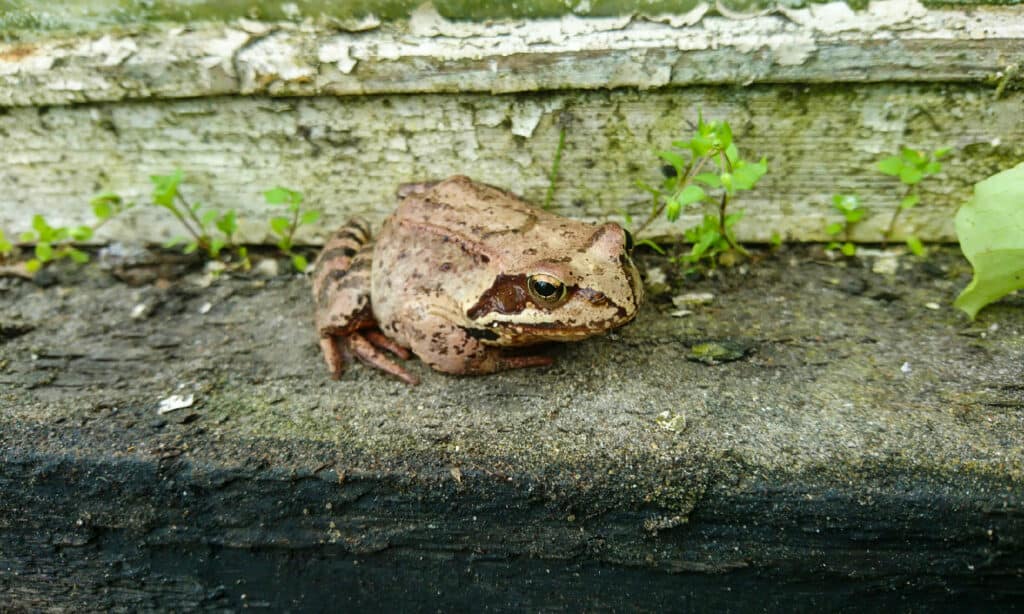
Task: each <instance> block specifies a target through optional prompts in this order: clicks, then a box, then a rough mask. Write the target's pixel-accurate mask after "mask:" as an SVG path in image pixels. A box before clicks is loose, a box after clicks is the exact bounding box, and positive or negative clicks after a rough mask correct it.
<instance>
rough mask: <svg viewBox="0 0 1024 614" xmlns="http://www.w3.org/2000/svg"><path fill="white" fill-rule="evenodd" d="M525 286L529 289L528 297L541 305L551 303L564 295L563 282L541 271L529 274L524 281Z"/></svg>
mask: <svg viewBox="0 0 1024 614" xmlns="http://www.w3.org/2000/svg"><path fill="white" fill-rule="evenodd" d="M526 287H527V289H529V291H530V297H531V298H532V299H533V300H535V301H537V303H538V304H541V305H552V304H554V303H557V302H558V301H560V300H562V298H563V297H564V296H565V284H563V283H562V282H561V280H559V279H557V278H555V277H552V276H551V275H545V274H543V273H538V274H536V275H531V276H530V278H529V279H528V280H527V282H526Z"/></svg>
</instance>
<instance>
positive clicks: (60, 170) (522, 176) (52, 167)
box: [0, 84, 1024, 242]
mask: <svg viewBox="0 0 1024 614" xmlns="http://www.w3.org/2000/svg"><path fill="white" fill-rule="evenodd" d="M1022 103H1024V94H1022V93H1021V92H1010V93H1007V94H1006V95H1004V96H1003V97H1002V98H1001V99H999V100H993V98H992V91H991V89H989V88H978V87H974V86H969V85H945V84H944V85H889V84H877V85H860V86H852V85H844V86H824V85H822V86H813V87H809V86H796V85H785V86H772V87H766V86H762V87H749V88H743V89H736V90H732V89H722V88H685V89H679V90H659V91H651V92H630V91H617V92H589V93H570V94H562V93H549V94H546V95H543V96H533V97H530V98H521V97H518V96H514V95H506V96H488V95H422V96H360V97H350V98H328V97H317V98H293V99H284V100H282V99H269V98H263V97H226V98H206V99H197V100H185V101H164V102H158V103H137V104H123V103H110V104H95V105H76V106H59V107H48V108H40V109H34V108H12V109H7V110H6V112H4V113H0V137H2V140H3V149H4V154H3V155H4V162H5V164H4V166H3V167H2V168H0V228H4V229H6V230H7V231H8V233H9V234H11V233H14V232H16V231H19V230H22V229H26V228H27V227H28V225H29V222H30V221H31V216H32V214H34V213H44V214H46V215H47V216H48V218H49V219H51V222H52V223H62V224H68V223H82V222H85V221H87V220H89V219H90V217H91V212H90V211H89V208H88V206H87V203H88V200H89V198H90V197H91V196H92V195H93V194H96V193H98V192H100V191H104V190H114V191H116V192H119V193H122V194H125V195H126V196H128V197H130V198H132V199H135V200H136V201H137V202H140V203H141V202H147V200H148V198H149V192H150V188H151V186H150V184H149V180H148V176H149V175H152V174H163V173H167V172H169V171H170V170H172V169H174V168H179V167H180V168H183V169H184V170H185V172H186V175H187V180H186V184H185V187H184V188H183V192H184V193H185V194H186V195H187V196H188V197H189V198H191V199H194V200H199V201H201V202H203V203H206V204H208V205H210V206H215V207H220V208H225V209H226V208H233V209H236V210H238V212H239V214H240V216H241V217H242V229H241V233H240V237H241V238H242V239H243V240H245V241H251V242H261V241H267V240H269V238H270V237H269V236H268V234H267V225H266V220H267V219H268V217H269V210H268V207H267V206H266V205H264V204H263V202H262V201H263V197H262V194H261V192H262V190H265V189H268V188H270V187H273V186H274V185H278V184H284V185H288V186H290V187H293V188H295V189H299V190H301V191H303V192H304V193H305V194H306V195H307V203H308V204H310V205H312V206H315V207H318V208H321V209H323V210H324V212H325V218H324V222H323V223H322V225H321V226H320V227H319V228H318V229H316V231H315V232H314V233H310V234H304V235H303V236H302V239H303V240H307V241H313V242H318V241H322V240H323V238H324V237H325V236H326V234H327V233H328V232H329V231H330V230H331V229H332V228H333V227H335V226H337V225H339V224H340V223H341V222H342V221H343V220H344V219H345V218H347V217H348V216H350V215H352V214H361V215H368V216H369V217H371V218H373V219H376V220H379V219H380V218H381V217H382V216H383V215H385V214H387V213H388V212H390V211H391V209H392V208H393V207H394V203H395V199H394V194H395V190H396V187H397V186H398V184H400V183H402V182H407V181H423V180H426V179H434V178H441V177H447V176H448V175H451V174H455V173H461V174H467V175H470V176H472V177H474V178H476V179H478V180H482V181H487V182H490V183H494V184H498V185H501V186H504V187H507V188H510V189H512V190H514V191H516V192H519V193H521V194H524V195H525V196H526V197H527V198H529V199H531V200H533V201H534V202H543V200H544V195H545V192H546V191H547V185H548V178H547V174H548V171H549V168H550V165H551V160H552V158H553V156H554V153H555V150H556V147H557V143H558V133H559V129H560V125H561V123H562V122H563V121H566V122H567V124H566V125H567V140H566V149H565V151H564V152H563V155H562V159H561V160H562V161H561V170H560V179H559V181H558V183H557V189H556V191H555V199H554V204H555V206H556V208H557V210H558V211H559V212H561V213H563V214H567V215H573V216H577V217H589V218H600V217H602V216H605V215H613V216H616V215H617V214H618V213H619V212H621V211H622V210H624V209H627V210H629V211H631V212H632V213H633V214H634V215H635V216H637V217H642V216H643V215H645V212H646V211H647V210H648V197H647V196H646V195H645V193H644V192H643V191H642V190H641V189H639V188H638V187H637V186H636V185H635V183H634V182H635V181H636V180H637V179H641V180H644V181H646V182H648V183H657V182H659V181H660V180H661V174H660V171H659V167H660V165H661V162H660V161H659V160H658V159H657V158H656V157H655V156H654V153H653V151H654V150H655V149H656V148H662V147H667V146H669V144H670V142H671V141H672V140H673V139H674V138H678V137H679V136H680V135H683V134H686V133H688V132H689V131H690V130H691V128H690V127H689V124H690V123H691V122H694V121H696V118H697V114H698V113H699V112H703V114H704V117H705V118H711V119H714V118H727V119H729V120H730V121H731V123H732V125H733V130H734V132H735V133H736V138H737V142H738V143H739V144H740V146H741V148H742V153H743V154H744V155H746V156H749V157H754V158H756V157H760V156H762V155H763V156H766V157H767V158H768V164H769V174H768V175H767V176H766V177H765V178H764V179H763V180H762V182H761V184H760V185H759V187H758V189H757V190H756V191H754V192H750V193H743V194H741V196H740V198H739V199H737V200H736V202H735V205H734V207H735V209H736V210H738V209H745V210H746V212H747V213H746V217H745V219H744V220H742V221H741V222H740V225H739V236H740V237H741V238H742V239H743V240H757V241H767V240H768V239H769V238H770V237H771V236H772V234H773V233H778V234H779V235H781V236H782V237H784V238H788V239H793V240H823V239H826V238H827V235H826V234H825V226H826V225H827V223H828V222H830V221H832V220H834V219H836V216H835V213H834V212H833V211H832V209H831V198H832V195H833V194H835V193H838V192H855V193H857V194H859V195H860V196H861V198H862V200H863V202H864V204H865V205H866V206H867V207H868V208H869V209H870V210H871V212H872V215H871V216H869V218H868V219H867V220H865V221H864V222H862V223H861V224H859V225H858V227H857V229H856V232H855V234H854V237H855V238H856V239H858V240H862V241H871V240H875V241H877V240H879V239H880V238H881V234H882V231H883V230H884V229H885V227H886V226H887V225H888V221H889V218H890V216H891V214H892V211H893V209H894V208H895V207H896V206H897V204H898V203H899V200H900V198H901V197H902V195H903V187H902V186H901V184H899V182H898V181H896V180H895V179H894V178H892V177H886V176H884V175H882V174H881V173H879V172H878V171H877V170H876V169H875V163H876V161H877V160H879V159H880V158H882V157H883V156H885V155H889V154H891V153H894V152H896V151H897V150H898V148H899V147H900V146H901V145H910V146H915V147H922V148H935V147H940V146H952V147H953V151H954V154H953V156H952V158H951V159H949V160H948V161H946V162H945V166H946V170H945V172H944V173H943V174H942V175H940V176H938V177H934V178H928V179H926V180H925V181H924V182H923V183H922V184H921V190H922V204H921V205H920V206H919V207H918V208H917V209H915V210H913V211H910V212H908V214H907V215H905V216H904V217H903V218H902V220H903V223H902V224H901V226H900V230H899V233H900V234H903V233H905V232H914V233H916V234H917V235H918V236H920V237H921V238H922V239H924V240H940V241H948V240H951V239H953V229H952V219H953V212H954V211H955V209H956V207H957V206H959V204H960V203H961V202H963V200H964V199H966V198H967V197H968V196H969V195H970V186H971V185H972V184H973V183H974V182H975V181H978V180H980V179H982V178H984V177H986V176H988V175H990V174H992V173H995V172H997V171H999V170H1000V169H1002V168H1008V167H1010V166H1012V165H1013V164H1015V163H1016V162H1018V161H1019V160H1020V159H1021V158H1022V157H1024V113H1021V112H1020V110H1021V108H1022ZM696 219H697V216H696V212H691V213H689V214H688V215H686V216H684V219H683V220H682V221H681V222H680V223H679V227H680V228H681V227H685V226H686V225H689V224H692V223H694V222H695V221H696ZM668 230H669V228H668V227H667V226H666V225H664V224H661V225H656V226H653V227H652V228H651V231H652V232H653V233H655V234H661V233H666V232H667V231H668ZM181 233H182V230H181V229H180V228H178V227H177V225H176V222H175V220H174V219H173V218H172V217H171V216H170V215H169V214H167V213H166V212H164V211H162V210H158V209H154V208H145V209H142V210H138V211H136V212H134V213H133V214H132V215H128V216H126V217H125V218H124V219H122V220H120V221H118V222H116V223H114V224H110V225H109V226H107V227H105V228H104V229H103V232H102V234H101V235H100V237H101V238H104V239H117V240H128V241H162V240H165V239H167V238H168V237H170V236H173V235H176V234H181Z"/></svg>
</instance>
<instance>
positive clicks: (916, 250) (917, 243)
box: [907, 236, 925, 256]
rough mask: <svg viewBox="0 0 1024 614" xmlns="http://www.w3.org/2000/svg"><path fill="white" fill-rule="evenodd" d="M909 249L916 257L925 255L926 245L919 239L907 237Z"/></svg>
mask: <svg viewBox="0 0 1024 614" xmlns="http://www.w3.org/2000/svg"><path fill="white" fill-rule="evenodd" d="M907 247H908V248H909V249H910V253H912V254H914V255H915V256H924V255H925V249H924V244H923V243H921V239H918V238H917V237H914V236H910V237H907Z"/></svg>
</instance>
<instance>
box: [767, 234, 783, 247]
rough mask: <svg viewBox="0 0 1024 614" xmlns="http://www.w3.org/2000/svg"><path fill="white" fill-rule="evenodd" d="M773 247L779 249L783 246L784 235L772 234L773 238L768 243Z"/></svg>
mask: <svg viewBox="0 0 1024 614" xmlns="http://www.w3.org/2000/svg"><path fill="white" fill-rule="evenodd" d="M768 242H769V243H770V244H771V246H772V247H778V246H780V245H782V235H780V234H779V233H777V232H773V233H772V238H771V239H769V241H768Z"/></svg>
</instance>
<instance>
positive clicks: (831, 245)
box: [825, 241, 839, 252]
mask: <svg viewBox="0 0 1024 614" xmlns="http://www.w3.org/2000/svg"><path fill="white" fill-rule="evenodd" d="M825 249H826V250H828V251H830V252H831V251H833V250H836V249H839V243H837V242H835V241H832V242H831V243H829V244H828V245H826V246H825Z"/></svg>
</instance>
